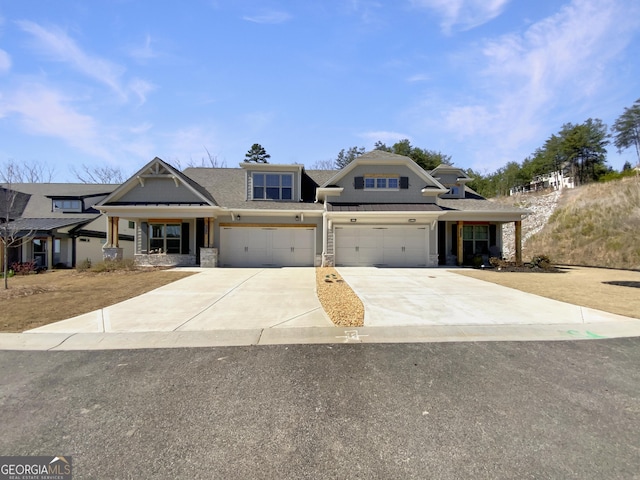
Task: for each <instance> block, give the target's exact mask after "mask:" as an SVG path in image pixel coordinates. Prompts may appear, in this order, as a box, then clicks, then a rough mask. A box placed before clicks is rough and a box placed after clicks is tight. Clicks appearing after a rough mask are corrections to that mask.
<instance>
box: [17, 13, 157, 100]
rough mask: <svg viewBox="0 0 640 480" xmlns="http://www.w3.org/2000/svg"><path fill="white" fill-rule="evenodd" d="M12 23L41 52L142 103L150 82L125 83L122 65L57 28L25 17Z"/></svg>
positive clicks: (122, 96) (134, 80)
mask: <svg viewBox="0 0 640 480" xmlns="http://www.w3.org/2000/svg"><path fill="white" fill-rule="evenodd" d="M16 23H17V25H18V26H19V27H20V28H21V29H22V30H23V31H25V32H27V33H29V34H30V35H32V37H33V38H34V39H35V41H36V46H37V48H38V49H39V50H40V51H41V52H42V53H44V54H45V55H47V56H49V57H50V58H51V59H52V60H54V61H58V62H63V63H66V64H68V65H70V66H71V67H72V68H73V69H75V70H76V71H78V72H80V73H82V74H83V75H85V76H87V77H89V78H92V79H93V80H95V81H97V82H99V83H101V84H104V85H106V86H107V87H109V88H110V89H111V90H112V91H114V92H115V93H116V94H117V95H118V96H119V97H120V98H121V99H122V100H127V98H128V96H129V94H130V93H133V94H134V95H135V96H136V98H137V99H138V101H139V102H140V103H144V102H145V101H146V96H147V94H148V93H149V92H150V91H152V90H153V89H154V87H153V86H152V85H151V84H150V83H148V82H146V81H144V80H140V79H133V80H131V81H129V82H128V84H127V83H126V82H125V81H124V80H123V78H122V77H123V76H124V73H125V71H126V69H125V68H124V67H123V66H121V65H118V64H116V63H113V62H111V61H109V60H106V59H104V58H100V57H98V56H95V55H90V54H88V53H86V52H85V51H84V50H82V49H81V48H80V47H79V46H78V45H77V43H76V42H75V41H74V40H73V39H72V38H71V37H69V35H67V33H66V32H64V31H63V30H61V29H60V28H57V27H50V28H45V27H43V26H41V25H39V24H37V23H35V22H31V21H27V20H23V21H18V22H16ZM149 41H150V40H149Z"/></svg>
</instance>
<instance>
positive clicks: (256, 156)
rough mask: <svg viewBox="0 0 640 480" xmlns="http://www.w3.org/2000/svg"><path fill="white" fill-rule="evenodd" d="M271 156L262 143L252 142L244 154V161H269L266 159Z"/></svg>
mask: <svg viewBox="0 0 640 480" xmlns="http://www.w3.org/2000/svg"><path fill="white" fill-rule="evenodd" d="M270 158H271V155H269V154H268V153H267V151H266V150H265V149H264V147H263V146H262V145H260V144H259V143H254V144H253V145H251V148H250V149H249V151H248V152H247V153H246V155H245V156H244V161H245V162H255V163H269V162H268V161H267V160H269V159H270Z"/></svg>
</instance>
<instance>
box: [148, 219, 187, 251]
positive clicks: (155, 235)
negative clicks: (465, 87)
mask: <svg viewBox="0 0 640 480" xmlns="http://www.w3.org/2000/svg"><path fill="white" fill-rule="evenodd" d="M181 233H182V226H181V224H179V223H152V224H149V252H150V253H180V251H181V247H180V241H181Z"/></svg>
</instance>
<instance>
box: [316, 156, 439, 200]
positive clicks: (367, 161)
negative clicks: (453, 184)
mask: <svg viewBox="0 0 640 480" xmlns="http://www.w3.org/2000/svg"><path fill="white" fill-rule="evenodd" d="M360 165H403V166H405V167H407V168H408V169H410V170H412V171H413V172H414V173H415V174H416V175H418V177H420V178H422V179H423V180H424V182H425V186H426V187H428V188H434V189H436V190H442V191H446V190H447V189H446V188H445V187H444V186H443V185H442V184H441V183H440V182H438V180H436V179H435V178H433V177H432V176H431V175H430V174H429V172H427V171H426V170H424V169H423V168H422V167H420V165H418V164H417V163H416V162H414V161H413V159H411V158H409V157H405V156H404V155H397V154H395V153H389V152H385V151H383V150H372V151H370V152H367V153H365V154H363V155H360V156H359V157H356V158H355V159H354V160H353V161H351V162H350V163H349V164H348V165H347V166H346V167H344V168H343V169H342V170H338V171H337V173H336V174H334V175H333V177H331V178H329V179H328V180H327V181H325V182H324V183H323V184H322V185H321V186H322V187H328V186H330V185H335V184H336V183H337V182H338V181H340V180H341V179H342V178H344V177H346V176H347V175H348V174H349V173H350V172H351V171H352V170H354V169H355V168H357V167H358V166H360Z"/></svg>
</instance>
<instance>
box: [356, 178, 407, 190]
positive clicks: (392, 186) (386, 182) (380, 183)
mask: <svg viewBox="0 0 640 480" xmlns="http://www.w3.org/2000/svg"><path fill="white" fill-rule="evenodd" d="M399 187H400V185H399V178H398V177H365V178H364V188H365V190H383V189H386V190H398V188H399Z"/></svg>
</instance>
